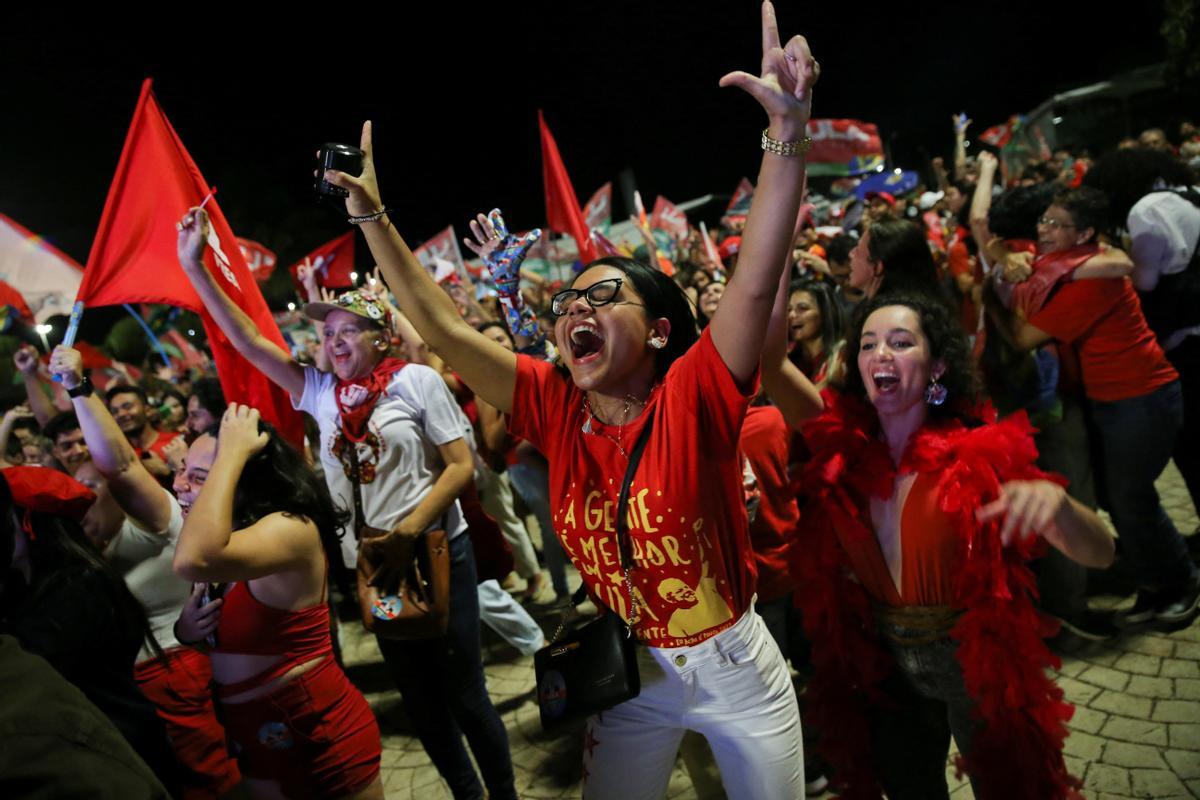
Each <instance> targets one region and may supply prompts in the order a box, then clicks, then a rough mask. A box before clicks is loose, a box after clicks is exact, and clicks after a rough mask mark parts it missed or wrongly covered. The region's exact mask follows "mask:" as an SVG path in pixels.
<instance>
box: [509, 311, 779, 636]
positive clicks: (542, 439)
mask: <svg viewBox="0 0 1200 800" xmlns="http://www.w3.org/2000/svg"><path fill="white" fill-rule="evenodd" d="M757 382H758V379H757V376H755V378H754V379H753V380H752V381H751V386H749V387H739V386H738V385H737V383H736V382H735V381H734V379H733V376H732V375H730V374H729V369H728V368H727V367H726V366H725V363H724V362H723V361H722V360H721V357H720V355H719V354H718V353H717V350H716V348H715V347H714V345H713V343H712V339H711V338H710V336H709V334H708V333H707V332H705V333H704V334H703V335H702V336H701V337H700V341H699V342H697V343H696V344H695V345H694V346H693V347H692V348H691V349H690V350H689V351H688V352H687V353H686V354H684V355H683V356H682V357H681V358H679V359H678V360H677V361H676V362H675V363H674V364H672V365H671V368H670V369H669V370H668V371H667V375H666V377H665V378H664V379H663V382H662V384H661V385H660V386H658V387H657V388H656V389H655V390H654V392H653V393H652V395H651V397H650V400H649V402H648V404H647V406H646V410H645V411H644V412H643V413H642V414H641V415H640V416H639V417H638V418H637V419H636V420H633V421H632V422H630V423H629V424H628V425H625V426H624V427H618V426H613V425H604V424H603V423H601V422H600V421H599V420H597V419H594V418H591V417H590V416H589V415H588V413H587V412H586V411H585V410H584V406H583V393H582V392H581V391H580V390H579V389H578V388H577V387H576V386H575V384H574V383H573V382H572V381H571V378H570V376H569V375H567V374H565V373H564V372H563V371H562V370H558V369H556V368H555V367H554V366H552V365H550V364H547V363H545V362H542V361H537V360H535V359H533V358H529V357H526V356H518V357H517V383H516V389H515V391H514V393H513V407H512V414H511V415H510V417H509V422H508V427H509V430H510V431H511V432H512V433H513V434H514V435H517V436H521V437H523V438H525V439H528V440H529V441H530V442H532V443H533V445H534V446H535V447H537V448H538V450H540V451H541V452H542V453H544V454H545V455H546V458H547V459H549V461H550V510H551V514H552V516H553V521H554V528H555V532H556V533H557V534H558V538H559V541H561V542H562V544H563V547H564V549H565V550H566V552H567V555H568V556H569V557H570V559H571V561H572V563H573V564H574V565H575V567H576V569H578V570H579V574H580V575H581V576H583V580H584V582H585V583H586V584H587V586H588V590H589V592H590V594H591V595H592V597H593V599H595V600H597V601H599V603H600V604H603V605H604V606H606V607H607V608H609V609H612V610H613V611H616V612H617V613H619V614H620V615H621V616H622V617H624V618H625V619H626V620H629V619H630V602H629V590H628V589H627V587H626V585H625V578H624V573H623V571H622V569H621V560H620V551H619V548H618V547H617V538H616V525H615V519H614V518H615V516H616V508H617V500H618V498H619V496H620V492H621V480H622V478H623V477H624V475H625V469H626V466H627V464H628V461H627V459H626V457H625V456H624V455H622V453H621V448H624V450H625V452H627V453H628V452H631V451H632V450H633V447H634V445H635V444H636V442H637V439H638V436H639V435H640V434H641V432H642V428H643V427H644V426H645V424H646V420H647V419H651V418H653V420H654V428H653V430H652V431H651V433H650V438H649V440H648V441H647V442H646V448H645V451H644V452H643V453H642V459H641V462H640V463H639V464H638V469H637V472H636V473H635V474H634V477H633V482H632V483H631V485H630V491H629V511H628V531H629V535H630V542H631V545H632V552H633V560H634V567H633V569H631V570H630V579H631V581H632V583H633V590H634V595H635V597H636V598H637V602H638V605H639V607H640V616H641V619H640V620H639V622H638V623H637V625H635V626H634V632H635V634H636V635H637V637H638V639H639V640H640V641H641V642H643V643H645V644H648V645H651V646H654V647H685V646H690V645H694V644H697V643H699V642H702V641H704V640H705V639H708V638H709V637H711V636H713V635H715V634H717V633H719V632H721V631H722V630H724V629H725V628H727V627H729V626H730V625H732V624H733V623H734V622H736V621H737V620H738V619H739V618H740V617H741V615H742V614H743V613H744V612H745V611H746V609H747V608H749V606H750V600H751V598H752V597H753V595H754V589H755V578H756V575H755V566H754V554H753V552H752V550H751V549H750V537H749V532H748V524H747V518H746V509H745V505H744V501H743V492H742V464H741V458H740V456H739V455H738V437H739V433H740V431H741V427H742V420H743V419H744V418H745V415H746V409H747V407H748V406H749V402H750V398H751V397H752V396H753V395H754V391H755V389H756V388H757ZM589 420H590V424H589V425H588V429H589V430H588V431H585V430H584V427H585V423H586V422H589ZM618 441H619V442H620V447H618V444H617V442H618Z"/></svg>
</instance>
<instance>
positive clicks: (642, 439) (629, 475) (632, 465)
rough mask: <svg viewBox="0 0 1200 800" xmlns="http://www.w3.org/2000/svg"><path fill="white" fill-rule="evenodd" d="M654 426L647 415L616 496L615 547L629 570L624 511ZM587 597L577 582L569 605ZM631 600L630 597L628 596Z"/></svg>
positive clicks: (630, 552)
mask: <svg viewBox="0 0 1200 800" xmlns="http://www.w3.org/2000/svg"><path fill="white" fill-rule="evenodd" d="M653 427H654V417H653V416H647V418H646V426H645V427H644V428H642V432H641V433H640V434H639V435H638V438H637V442H636V443H635V444H634V445H633V451H632V452H630V454H629V465H628V466H627V467H625V478H624V479H623V480H622V481H621V494H620V496H619V497H618V498H617V549H618V550H619V551H620V553H621V568H622V569H624V570H629V568H630V567H632V566H633V546H632V545H631V544H630V541H629V531H628V530H627V527H628V523H627V521H626V511H627V510H628V507H629V485H630V484H631V483H633V474H634V473H635V472H637V468H638V462H639V461H641V460H642V451H643V450H645V449H646V442H648V441H649V440H650V429H651V428H653ZM586 599H587V583H586V582H585V583H581V584H579V589H577V590H576V591H575V594H573V595H571V606H572V607H575V606H577V605H579V604H580V603H582V602H583V601H584V600H586ZM630 600H631V601H632V598H630Z"/></svg>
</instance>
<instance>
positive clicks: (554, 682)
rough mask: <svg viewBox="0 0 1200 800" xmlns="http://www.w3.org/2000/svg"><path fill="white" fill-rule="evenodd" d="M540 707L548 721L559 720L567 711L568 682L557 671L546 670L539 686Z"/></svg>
mask: <svg viewBox="0 0 1200 800" xmlns="http://www.w3.org/2000/svg"><path fill="white" fill-rule="evenodd" d="M537 697H538V706H539V707H540V708H541V712H542V716H544V717H545V718H546V719H557V718H558V717H561V716H562V715H563V714H564V713H565V712H566V710H567V682H566V681H565V680H564V679H563V676H562V673H561V672H559V671H558V670H556V669H549V670H546V672H545V674H543V675H542V680H541V682H540V683H539V684H538V694H537Z"/></svg>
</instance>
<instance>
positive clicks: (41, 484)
mask: <svg viewBox="0 0 1200 800" xmlns="http://www.w3.org/2000/svg"><path fill="white" fill-rule="evenodd" d="M0 475H3V476H4V479H5V480H6V481H8V488H9V489H10V490H11V491H12V497H13V505H18V506H20V507H21V508H24V509H25V510H27V511H37V512H41V513H46V514H54V515H56V516H60V517H70V518H71V519H74V520H75V521H77V522H79V521H81V520H83V516H84V515H85V514H87V512H88V509H89V508H91V507H92V503H93V502H95V500H96V493H95V492H93V491H92V490H91V489H89V488H88V487H86V486H84V485H83V484H82V483H80V482H79V481H77V480H75V479H74V478H72V477H71V476H70V475H65V474H63V473H61V472H59V471H58V470H56V469H50V468H49V467H8V468H6V469H3V470H0Z"/></svg>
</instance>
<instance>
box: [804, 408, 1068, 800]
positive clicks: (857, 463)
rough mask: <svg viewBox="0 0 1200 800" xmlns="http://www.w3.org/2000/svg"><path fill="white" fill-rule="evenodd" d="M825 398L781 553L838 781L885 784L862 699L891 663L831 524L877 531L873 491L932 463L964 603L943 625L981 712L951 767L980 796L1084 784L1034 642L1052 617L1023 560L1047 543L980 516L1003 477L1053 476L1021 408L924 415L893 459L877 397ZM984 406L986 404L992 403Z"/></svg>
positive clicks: (846, 793) (846, 791)
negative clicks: (959, 545) (976, 417)
mask: <svg viewBox="0 0 1200 800" xmlns="http://www.w3.org/2000/svg"><path fill="white" fill-rule="evenodd" d="M826 404H827V406H826V407H827V410H826V412H825V413H824V414H822V415H821V416H820V417H818V418H817V419H816V420H814V421H813V422H812V423H811V424H810V425H808V426H806V427H805V432H804V433H805V440H806V441H807V443H808V445H809V447H810V448H811V449H812V451H813V453H814V456H813V459H812V461H810V462H809V464H808V466H807V468H806V472H805V481H804V483H805V489H806V492H807V494H808V495H809V500H808V502H807V503H806V505H805V511H804V515H805V518H804V522H803V524H802V525H801V526H800V531H799V534H798V535H797V537H796V540H795V545H794V547H793V548H792V550H791V552H790V558H789V561H790V565H791V568H792V570H793V573H794V575H795V576H796V578H797V582H798V584H799V588H798V590H797V604H798V605H799V606H800V608H801V609H802V611H803V618H804V626H805V628H806V629H807V631H808V635H809V638H810V639H811V641H812V658H813V663H814V666H815V667H816V676H815V677H814V679H813V680H812V682H811V683H810V684H809V689H808V693H809V703H808V709H809V710H808V714H809V716H810V717H811V718H812V721H813V723H814V724H815V725H816V726H817V728H818V730H819V731H820V734H821V752H822V754H823V755H824V756H825V757H826V758H827V759H828V760H829V762H830V764H831V765H832V766H833V768H834V770H835V772H836V775H835V776H834V778H835V788H836V789H837V790H838V791H839V792H840V793H841V796H842V797H843V798H849V799H850V800H857V799H858V798H878V797H880V796H881V793H882V789H881V787H880V785H879V781H878V778H877V776H876V775H875V773H874V770H873V768H872V763H873V762H872V758H871V753H870V742H871V735H870V722H869V720H870V716H869V710H870V707H871V706H872V705H877V704H880V703H887V702H888V699H887V698H886V697H885V696H884V695H883V693H882V692H880V690H879V688H878V686H879V683H880V681H882V680H883V678H885V677H886V676H887V675H888V674H889V672H890V671H891V669H892V668H893V661H892V658H891V655H890V653H888V651H887V649H886V648H885V647H884V646H883V645H882V644H881V643H880V641H879V639H878V637H877V635H876V633H875V627H874V623H873V621H872V618H871V617H872V614H871V603H870V600H869V599H868V598H867V594H866V592H865V591H864V590H863V588H862V586H861V585H860V584H859V583H858V582H857V580H855V579H854V577H853V576H852V575H851V572H850V567H849V562H848V560H847V558H846V555H845V553H844V551H843V550H842V548H841V546H840V544H839V543H838V536H837V533H835V531H840V532H841V533H842V535H852V536H870V537H874V536H875V533H874V530H873V527H872V525H871V519H870V513H869V511H868V510H867V509H868V508H869V500H870V498H871V497H872V496H874V497H881V498H886V497H890V496H891V493H892V486H893V484H894V479H895V476H896V474H897V472H899V473H909V472H918V473H929V472H932V473H935V474H936V475H937V476H938V493H939V501H938V502H939V506H940V508H941V510H942V511H943V512H944V513H946V514H947V515H948V516H949V517H950V519H951V520H952V524H953V527H954V530H955V531H956V532H957V533H958V535H959V536H961V537H962V542H963V552H964V553H965V556H964V558H963V560H962V562H961V563H960V564H958V565H957V569H956V577H955V582H954V601H955V602H954V605H955V607H956V608H961V609H963V611H964V613H963V614H962V616H961V617H960V618H959V621H958V623H957V624H956V625H955V627H954V629H953V630H952V631H951V634H950V635H951V636H952V637H953V638H954V639H955V640H956V641H957V642H958V643H959V647H958V651H957V657H958V662H959V664H960V666H961V667H962V671H963V678H964V682H965V684H966V689H967V692H968V693H969V694H970V695H971V697H972V699H974V701H975V702H976V708H975V712H976V713H977V714H978V716H979V717H980V718H981V719H982V720H983V722H984V724H983V725H982V726H981V728H980V730H979V731H978V732H977V733H976V734H975V737H974V743H973V746H972V752H971V754H970V756H969V757H967V758H966V759H960V761H959V767H960V769H965V770H966V772H967V773H969V774H970V775H971V776H972V777H973V779H974V780H975V782H976V783H977V784H978V785H979V786H980V787H981V791H982V792H983V795H984V798H1001V797H1002V798H1013V797H1036V798H1039V799H1041V798H1047V799H1048V800H1051V799H1055V798H1079V797H1081V796H1080V795H1079V794H1078V792H1077V789H1078V788H1079V786H1080V782H1079V781H1078V780H1077V779H1076V778H1073V777H1072V776H1071V775H1070V774H1069V773H1068V772H1067V769H1066V766H1065V764H1064V762H1063V757H1062V744H1063V739H1065V738H1066V736H1067V733H1068V731H1067V727H1066V721H1067V720H1068V719H1070V717H1071V715H1072V713H1073V712H1074V709H1073V707H1072V706H1071V705H1069V704H1068V703H1066V702H1064V701H1063V693H1062V690H1061V689H1059V688H1058V686H1056V685H1055V684H1054V682H1053V681H1052V680H1050V679H1049V678H1047V677H1046V673H1045V668H1046V667H1048V666H1052V667H1054V668H1056V669H1057V668H1058V667H1059V666H1060V662H1059V660H1058V658H1057V657H1055V656H1054V655H1053V654H1052V653H1051V652H1050V650H1049V649H1048V648H1047V647H1046V645H1045V643H1044V642H1043V637H1045V636H1048V635H1052V634H1053V633H1054V632H1055V627H1054V624H1053V623H1052V622H1051V621H1049V620H1047V619H1046V618H1045V617H1043V616H1042V615H1041V614H1040V613H1039V612H1038V610H1037V608H1036V607H1035V605H1034V599H1035V597H1036V582H1035V580H1034V577H1033V575H1032V573H1031V572H1030V571H1029V568H1028V567H1027V566H1026V565H1025V562H1026V561H1027V560H1028V559H1029V558H1031V557H1033V556H1035V555H1037V550H1038V549H1039V548H1040V547H1042V543H1041V541H1040V540H1036V539H1035V540H1028V541H1025V542H1022V543H1020V544H1017V545H1013V546H1010V547H1007V548H1005V547H1002V546H1001V545H1000V538H999V533H998V531H999V521H992V522H989V523H984V524H980V523H979V522H977V521H976V519H975V511H976V510H977V509H979V508H980V507H981V506H982V505H984V504H985V503H987V502H989V501H990V500H993V499H995V498H996V497H997V495H998V491H999V488H1000V485H1001V484H1002V483H1004V482H1005V481H1010V480H1022V479H1024V480H1030V479H1038V478H1046V477H1048V476H1047V475H1046V474H1045V473H1043V472H1041V471H1040V470H1038V469H1037V467H1035V466H1034V463H1033V462H1034V459H1035V458H1036V457H1037V451H1036V449H1035V448H1034V445H1033V439H1032V428H1031V427H1030V425H1029V421H1028V419H1027V418H1026V417H1025V415H1024V413H1021V414H1016V415H1013V416H1011V417H1008V418H1007V419H1005V420H1004V421H1002V422H990V423H989V424H985V425H982V426H981V427H977V428H967V427H966V426H964V425H963V424H962V423H960V422H956V421H955V422H930V423H928V424H927V425H926V426H925V427H924V428H922V429H921V430H920V431H919V432H918V433H917V435H916V436H915V437H914V439H913V441H912V442H911V443H910V445H909V449H908V451H907V453H906V454H905V456H904V459H903V460H902V462H901V465H900V468H899V470H897V469H896V468H895V467H894V466H893V464H892V460H891V457H890V456H889V454H888V451H887V447H886V445H885V444H884V443H883V442H882V441H880V439H879V437H878V430H879V423H878V420H877V418H876V416H875V411H874V409H873V408H871V407H870V406H868V405H865V404H863V403H861V402H859V401H855V400H851V399H849V398H845V397H838V396H836V395H834V394H832V393H826ZM986 417H987V418H988V419H992V418H993V417H994V414H992V413H991V412H990V409H989V410H988V413H987V415H986Z"/></svg>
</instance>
